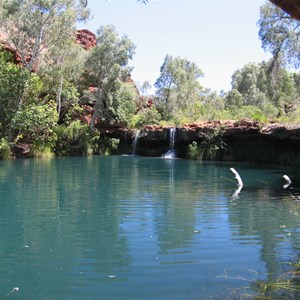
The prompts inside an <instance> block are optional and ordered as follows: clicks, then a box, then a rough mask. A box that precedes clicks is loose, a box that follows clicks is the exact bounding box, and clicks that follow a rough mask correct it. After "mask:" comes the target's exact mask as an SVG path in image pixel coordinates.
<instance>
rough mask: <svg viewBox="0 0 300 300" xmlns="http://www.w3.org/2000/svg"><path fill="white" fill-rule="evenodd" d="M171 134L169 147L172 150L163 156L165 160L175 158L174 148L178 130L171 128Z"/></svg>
mask: <svg viewBox="0 0 300 300" xmlns="http://www.w3.org/2000/svg"><path fill="white" fill-rule="evenodd" d="M169 130H170V131H169V134H170V138H169V139H170V142H169V147H170V149H169V150H168V151H167V152H166V153H165V154H163V156H162V157H164V158H175V157H176V156H175V150H174V146H175V135H176V128H174V127H173V128H170V129H169Z"/></svg>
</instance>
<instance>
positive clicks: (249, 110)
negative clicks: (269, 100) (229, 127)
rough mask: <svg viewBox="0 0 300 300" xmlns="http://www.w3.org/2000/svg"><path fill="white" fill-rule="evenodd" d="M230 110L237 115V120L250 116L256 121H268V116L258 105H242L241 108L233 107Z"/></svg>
mask: <svg viewBox="0 0 300 300" xmlns="http://www.w3.org/2000/svg"><path fill="white" fill-rule="evenodd" d="M230 112H231V114H232V115H233V116H235V119H236V120H241V119H245V118H249V119H251V120H255V121H261V122H267V121H268V117H267V116H266V115H265V114H264V113H263V112H262V110H261V109H260V108H258V107H256V106H250V105H248V106H242V107H240V108H235V107H232V108H231V109H230Z"/></svg>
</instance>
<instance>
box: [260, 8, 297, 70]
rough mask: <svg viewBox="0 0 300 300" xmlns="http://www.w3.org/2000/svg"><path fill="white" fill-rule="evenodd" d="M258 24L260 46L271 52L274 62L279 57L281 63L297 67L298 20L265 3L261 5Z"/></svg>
mask: <svg viewBox="0 0 300 300" xmlns="http://www.w3.org/2000/svg"><path fill="white" fill-rule="evenodd" d="M258 25H259V27H260V29H259V37H260V40H261V42H262V47H263V48H264V49H265V50H267V51H270V52H271V53H272V55H273V58H274V63H275V62H276V61H277V60H278V59H281V60H282V63H284V64H288V65H291V66H293V67H295V68H299V66H300V56H299V52H300V21H298V20H295V19H293V18H291V17H290V15H288V14H287V13H285V12H284V11H283V10H281V9H280V8H278V7H277V6H275V5H273V4H271V3H266V4H264V5H263V6H261V9H260V19H259V21H258ZM274 63H273V65H271V67H273V66H274Z"/></svg>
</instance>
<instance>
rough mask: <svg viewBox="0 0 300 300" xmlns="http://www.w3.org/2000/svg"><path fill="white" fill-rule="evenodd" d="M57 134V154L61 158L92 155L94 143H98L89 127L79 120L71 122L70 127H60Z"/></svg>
mask: <svg viewBox="0 0 300 300" xmlns="http://www.w3.org/2000/svg"><path fill="white" fill-rule="evenodd" d="M56 134H57V142H56V147H55V153H56V154H57V155H59V156H65V155H73V156H85V155H89V154H92V151H93V149H92V142H97V139H96V138H95V137H93V136H92V133H91V131H90V129H89V127H88V125H86V124H82V123H81V122H80V121H79V120H77V121H73V122H71V123H70V124H69V125H68V126H64V125H60V126H58V127H57V128H56ZM93 138H94V139H93Z"/></svg>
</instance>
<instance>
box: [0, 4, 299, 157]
mask: <svg viewBox="0 0 300 300" xmlns="http://www.w3.org/2000/svg"><path fill="white" fill-rule="evenodd" d="M84 4H85V3H84V1H77V0H13V1H12V0H9V1H8V0H0V39H1V40H3V45H4V44H5V45H6V46H9V47H8V48H9V49H10V50H12V49H13V50H14V51H15V52H16V53H17V55H18V61H19V62H20V64H16V62H15V61H16V57H14V56H13V55H11V54H10V53H9V52H7V51H6V50H5V47H4V46H3V48H2V51H1V52H0V74H1V76H0V137H1V140H0V141H1V142H0V156H1V157H2V158H7V157H9V152H10V150H11V149H12V148H13V147H16V146H17V145H19V144H25V143H27V144H31V145H33V147H32V149H35V151H32V152H31V153H32V155H35V154H34V153H40V152H43V151H44V150H45V149H46V150H45V151H47V152H48V151H52V152H55V153H56V154H57V155H87V154H89V153H102V152H103V150H100V149H103V148H101V142H103V143H106V142H107V141H105V140H104V139H103V138H102V137H100V135H99V132H98V128H99V126H101V124H122V126H126V127H130V128H139V127H142V126H143V125H146V124H161V125H162V124H172V125H177V126H179V125H182V124H184V123H190V122H196V121H203V120H216V119H242V118H245V117H247V118H251V119H254V120H258V121H263V122H269V121H278V122H292V123H293V122H294V123H296V122H298V121H299V119H300V107H299V105H298V103H299V98H300V87H299V81H300V76H299V73H298V72H296V71H289V70H288V69H287V67H288V66H293V67H294V70H296V69H297V68H298V67H299V45H300V44H299V34H300V31H299V21H296V20H293V19H291V18H290V17H289V16H288V15H287V14H285V13H284V12H283V11H281V10H280V9H278V8H277V7H276V6H274V5H272V4H265V5H264V6H262V8H261V18H260V20H259V22H258V24H259V26H260V31H259V35H260V38H261V41H262V46H263V48H264V49H266V50H268V51H270V52H271V53H272V54H273V59H271V60H270V61H268V62H265V61H263V62H261V63H249V64H246V65H245V66H241V69H239V70H237V71H236V72H234V74H233V75H232V89H231V90H230V91H229V92H228V93H225V92H221V93H217V92H215V91H211V90H209V89H206V88H205V87H203V86H202V85H201V77H202V76H203V72H202V70H201V68H200V67H199V66H197V65H196V64H195V63H193V62H191V61H189V60H188V59H186V58H181V57H174V56H172V55H171V54H166V56H165V59H164V61H163V63H162V66H161V69H160V75H159V77H158V79H157V81H156V83H155V93H154V95H149V94H148V93H147V87H149V86H148V85H147V83H145V84H144V85H143V89H141V90H140V91H139V90H138V89H137V88H136V86H135V84H134V82H133V80H132V79H131V76H130V73H131V68H130V60H131V59H132V57H133V55H134V50H135V45H134V43H133V42H132V41H131V40H130V39H129V38H128V37H127V36H120V35H119V34H118V32H117V31H116V29H115V27H114V26H113V25H109V26H100V27H99V30H98V31H97V34H96V46H95V47H93V48H92V49H90V50H85V49H83V47H81V45H79V44H78V43H74V36H75V31H76V23H77V22H79V21H81V20H84V19H86V18H88V17H89V12H88V10H87V8H86V6H85V5H84ZM6 49H7V47H6ZM49 149H50V150H49ZM101 151H102V152H101ZM104 152H105V151H104Z"/></svg>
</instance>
